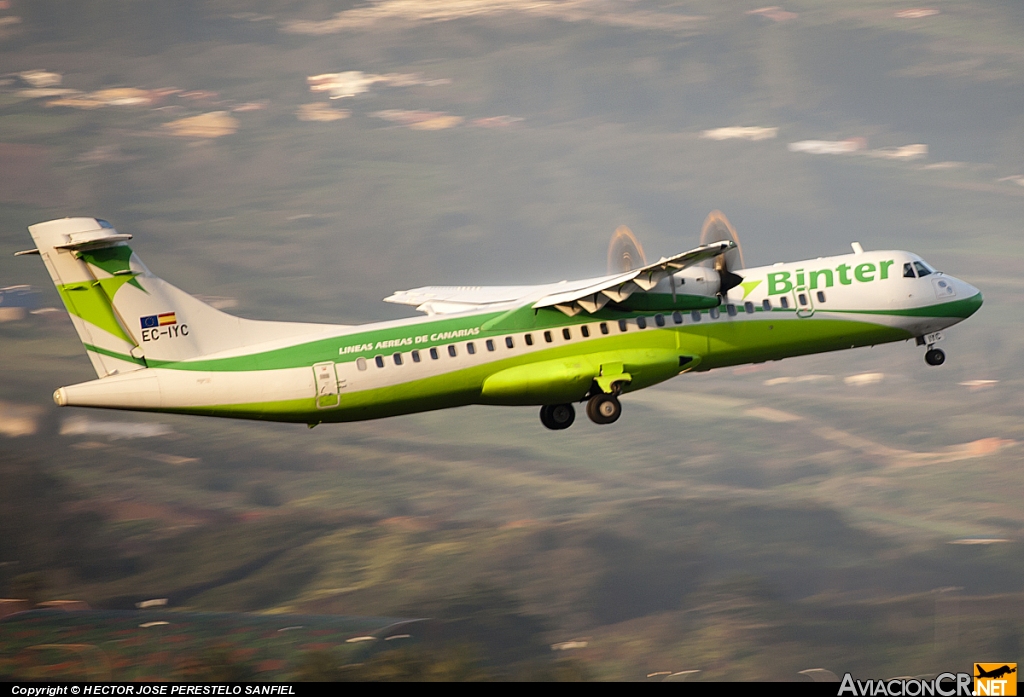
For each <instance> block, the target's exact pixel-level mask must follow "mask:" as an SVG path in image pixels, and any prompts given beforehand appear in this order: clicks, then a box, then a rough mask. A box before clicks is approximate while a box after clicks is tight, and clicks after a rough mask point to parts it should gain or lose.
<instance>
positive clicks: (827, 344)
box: [160, 312, 912, 423]
mask: <svg viewBox="0 0 1024 697" xmlns="http://www.w3.org/2000/svg"><path fill="white" fill-rule="evenodd" d="M566 319H568V318H566ZM436 324H441V323H440V322H438V323H434V322H432V323H430V325H436ZM444 324H445V326H448V324H447V323H444ZM415 326H424V325H422V324H421V325H415ZM611 331H613V332H616V333H615V334H613V335H609V336H597V337H594V336H593V335H592V337H591V338H590V339H587V340H576V341H572V342H571V343H563V344H560V345H555V346H552V347H551V348H544V349H539V350H536V351H531V352H529V353H519V354H517V355H511V356H506V357H501V354H502V352H505V351H507V349H505V347H504V344H503V343H502V344H499V345H496V349H497V350H496V352H495V353H493V354H491V353H489V352H486V351H485V349H484V348H483V347H482V346H480V344H478V351H480V352H481V353H483V356H485V357H487V358H490V359H491V360H487V361H486V362H483V363H480V364H478V365H474V366H469V367H465V368H460V369H456V370H450V371H446V372H442V373H439V374H437V375H432V376H429V377H424V378H420V379H416V380H410V381H408V382H403V383H400V384H395V385H389V386H385V387H379V388H372V389H365V390H359V391H353V392H346V391H345V390H344V389H343V390H342V394H341V404H340V405H339V406H338V407H336V408H333V409H317V408H316V405H315V400H314V398H313V396H312V395H311V396H310V398H309V399H300V400H289V401H283V402H256V403H248V404H228V405H215V406H200V407H188V408H180V409H161V410H160V411H171V412H175V413H183V414H199V415H208V416H226V417H234V418H246V419H263V420H275V421H292V422H296V423H319V422H324V423H329V422H345V421H360V420H365V419H374V418H381V417H387V416H397V415H400V414H409V413H415V412H422V411H429V410H435V409H445V408H449V407H456V406H464V405H468V404H478V403H481V401H484V400H482V399H481V390H482V387H483V384H484V381H485V380H486V379H487V377H488V376H490V375H493V374H494V373H496V372H498V371H501V370H505V369H507V368H511V367H515V366H521V365H528V364H530V363H534V362H539V361H551V360H557V359H572V358H574V357H580V356H584V357H585V356H590V355H593V354H595V353H604V354H606V355H608V357H609V358H613V357H614V356H613V355H611V354H614V353H615V352H620V353H621V355H622V356H623V357H627V360H628V354H629V353H630V352H636V351H642V350H645V349H650V350H653V351H664V350H670V351H674V352H675V353H677V354H678V355H680V356H696V357H697V358H701V357H703V360H702V362H700V363H699V365H698V366H697V367H696V370H708V369H711V368H721V367H727V366H731V365H737V364H744V363H750V362H760V361H769V360H778V359H781V358H788V357H792V356H799V355H805V354H810V353H819V352H824V351H833V350H839V349H845V348H851V347H855V346H869V345H873V344H879V343H885V342H889V341H898V340H903V339H909V338H912V335H911V333H910V332H908V331H906V330H903V329H897V328H893V327H887V326H884V325H878V324H874V323H871V322H863V321H858V320H852V319H851V320H844V319H824V318H820V319H817V318H798V317H796V316H795V315H794V314H793V313H792V312H789V313H764V314H762V315H760V316H758V317H757V318H756V319H755V318H748V319H745V320H739V321H735V320H733V321H730V320H729V319H727V318H725V317H723V318H721V319H720V320H717V321H715V320H712V321H708V320H706V319H705V320H704V321H702V322H694V323H691V324H687V325H683V326H671V325H670V326H667V327H665V328H655V327H650V326H649V328H648V329H643V330H641V329H637V328H636V326H635V325H631V326H630V330H629V331H627V332H625V333H618V328H617V327H613V328H612V329H611ZM574 336H576V337H579V334H578V333H576V334H574ZM538 338H539V337H538ZM474 340H476V339H475V338H474ZM333 341H334V344H335V346H336V345H337V342H338V340H337V339H335V340H333ZM463 341H464V340H463ZM541 341H542V339H541ZM709 349H710V350H709ZM335 350H336V349H335ZM350 359H352V360H354V357H350ZM446 359H447V356H446V355H442V357H441V359H440V362H439V364H438V365H439V368H443V361H444V360H446ZM424 360H428V359H426V358H424ZM312 362H315V361H310V362H306V361H304V362H303V363H301V364H300V365H303V366H305V365H312ZM386 366H387V367H385V368H377V367H376V366H374V365H373V364H372V363H371V365H370V367H369V370H371V371H376V370H388V371H402V370H406V369H407V368H406V367H405V366H396V365H393V364H392V363H391V361H389V362H388V363H387V364H386ZM167 367H173V366H167ZM627 367H628V366H627ZM681 370H683V368H679V369H678V370H677V371H675V372H668V373H666V372H663V371H660V370H652V371H651V372H650V373H649V374H648V375H644V371H643V370H642V369H641V370H639V371H635V372H632V370H631V374H632V378H633V382H631V383H630V384H629V385H628V386H627V387H626V388H625V390H624V391H626V392H630V391H633V390H637V389H642V388H643V387H648V386H650V385H652V384H656V383H657V382H661V381H663V380H665V379H668V378H669V377H672V375H674V374H676V373H677V372H679V371H681ZM560 397H561V395H560ZM580 397H582V395H580ZM538 403H546V402H545V400H544V399H543V398H540V399H539V400H538Z"/></svg>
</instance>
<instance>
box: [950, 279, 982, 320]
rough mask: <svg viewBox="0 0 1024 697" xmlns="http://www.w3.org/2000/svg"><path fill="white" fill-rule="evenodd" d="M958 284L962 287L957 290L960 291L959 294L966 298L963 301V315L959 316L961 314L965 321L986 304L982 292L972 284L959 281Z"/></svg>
mask: <svg viewBox="0 0 1024 697" xmlns="http://www.w3.org/2000/svg"><path fill="white" fill-rule="evenodd" d="M957 284H958V285H959V286H960V287H959V288H958V289H957V290H958V291H959V293H958V294H959V295H960V297H962V298H964V300H963V301H962V307H961V313H958V314H960V316H961V317H963V318H964V319H967V318H968V317H970V316H971V315H973V314H974V313H975V312H977V311H978V309H979V308H980V307H981V305H982V303H984V302H985V298H984V296H982V294H981V291H980V290H978V289H977V288H975V287H974V286H972V285H971V284H970V283H967V282H966V281H961V280H960V279H957Z"/></svg>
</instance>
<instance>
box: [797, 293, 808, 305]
mask: <svg viewBox="0 0 1024 697" xmlns="http://www.w3.org/2000/svg"><path fill="white" fill-rule="evenodd" d="M796 299H797V300H798V301H799V302H800V304H801V305H806V304H807V296H806V295H804V294H803V293H800V295H798V296H796Z"/></svg>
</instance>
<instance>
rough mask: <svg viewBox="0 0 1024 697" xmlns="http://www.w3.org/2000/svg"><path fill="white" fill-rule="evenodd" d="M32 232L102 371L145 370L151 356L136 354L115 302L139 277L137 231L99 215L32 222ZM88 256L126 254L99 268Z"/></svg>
mask: <svg viewBox="0 0 1024 697" xmlns="http://www.w3.org/2000/svg"><path fill="white" fill-rule="evenodd" d="M29 232H30V233H31V234H32V239H33V240H34V241H35V243H36V248H37V249H38V250H39V255H40V256H41V257H42V258H43V263H44V264H46V270H47V271H49V272H50V278H51V279H52V280H53V284H54V286H56V287H57V292H58V293H60V297H61V300H63V301H64V307H65V308H67V311H68V314H70V315H71V321H72V323H73V324H74V325H75V330H76V331H77V332H78V337H79V338H80V339H81V340H82V344H83V345H84V346H85V350H86V352H87V353H88V355H89V360H91V361H92V366H93V368H95V370H96V374H97V375H98V376H100V377H101V378H102V377H106V376H108V375H115V374H118V373H125V372H129V371H133V370H139V369H140V368H145V367H146V362H145V360H143V359H142V358H140V357H137V356H135V355H133V352H135V353H136V354H137V353H138V350H137V349H138V343H137V342H136V341H135V339H134V338H133V337H132V336H131V334H129V333H128V331H127V330H126V326H125V322H124V321H123V320H122V319H121V318H120V317H118V315H117V312H116V311H115V310H114V307H113V303H112V298H113V297H114V295H115V294H116V293H117V291H118V289H119V287H120V286H121V285H123V284H124V283H128V282H130V281H132V280H133V278H134V276H133V274H132V273H131V271H130V270H129V262H128V259H129V257H131V249H130V248H129V247H128V246H127V244H126V242H127V240H128V239H130V238H131V235H122V234H119V233H118V232H117V231H116V230H114V228H113V227H111V225H110V224H109V223H107V222H106V221H103V220H97V219H95V218H64V219H62V220H51V221H50V222H47V223H39V224H38V225H32V226H31V227H29ZM86 254H94V255H99V256H101V257H103V258H104V259H110V260H112V261H113V260H115V259H116V258H117V257H120V258H122V259H123V262H122V263H116V262H115V263H103V264H100V265H99V266H94V265H93V264H90V263H88V262H87V261H86V259H85V255H86Z"/></svg>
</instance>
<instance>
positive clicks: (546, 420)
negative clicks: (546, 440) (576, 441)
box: [540, 404, 576, 431]
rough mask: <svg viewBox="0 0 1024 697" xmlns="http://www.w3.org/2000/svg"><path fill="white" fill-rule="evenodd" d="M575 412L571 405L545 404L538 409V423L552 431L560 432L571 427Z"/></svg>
mask: <svg viewBox="0 0 1024 697" xmlns="http://www.w3.org/2000/svg"><path fill="white" fill-rule="evenodd" d="M575 420H576V410H575V409H574V408H573V406H572V405H571V404H546V405H544V406H543V407H541V408H540V422H541V423H542V424H544V425H545V426H547V427H548V428H550V429H551V430H552V431H561V430H563V429H566V428H569V427H570V426H572V422H573V421H575Z"/></svg>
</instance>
